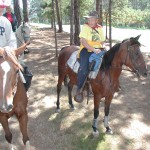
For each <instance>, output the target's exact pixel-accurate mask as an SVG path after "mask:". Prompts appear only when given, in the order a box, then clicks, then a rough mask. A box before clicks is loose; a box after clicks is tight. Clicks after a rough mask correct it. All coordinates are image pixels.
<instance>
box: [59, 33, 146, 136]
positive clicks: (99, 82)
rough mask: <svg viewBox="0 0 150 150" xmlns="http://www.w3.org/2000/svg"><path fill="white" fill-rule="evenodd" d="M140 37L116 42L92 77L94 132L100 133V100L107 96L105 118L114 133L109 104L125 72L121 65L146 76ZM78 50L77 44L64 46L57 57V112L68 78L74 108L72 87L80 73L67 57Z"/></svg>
mask: <svg viewBox="0 0 150 150" xmlns="http://www.w3.org/2000/svg"><path fill="white" fill-rule="evenodd" d="M139 37H140V36H137V37H135V38H130V39H128V40H124V41H123V42H122V43H118V44H116V45H114V46H113V47H112V48H111V49H110V50H109V51H107V52H106V54H105V55H104V57H103V61H102V65H101V67H100V70H99V72H98V75H97V77H96V78H95V79H90V85H91V88H92V92H93V94H94V119H93V125H92V127H93V134H94V135H95V134H96V135H99V132H98V129H97V118H98V115H99V105H100V100H101V99H102V98H105V109H104V112H105V117H104V126H105V128H106V133H110V134H111V133H112V130H111V128H110V126H109V124H108V116H109V107H110V104H111V101H112V98H113V95H114V93H115V92H116V91H117V90H118V88H119V76H120V74H121V71H122V65H125V66H127V67H129V68H130V69H131V70H132V71H133V72H134V73H136V74H138V76H139V75H142V76H146V75H147V69H146V64H145V61H144V58H143V55H142V53H141V51H140V43H139V42H138V39H139ZM76 50H78V47H76V46H68V47H64V48H62V50H61V51H60V53H59V57H58V84H57V102H56V104H57V109H56V110H57V111H58V112H59V111H60V106H59V105H60V101H59V99H60V92H61V86H62V82H63V81H64V79H65V78H66V76H68V77H69V79H70V81H69V83H68V98H69V104H70V106H71V108H74V105H73V103H72V94H71V92H72V88H73V85H76V83H77V75H76V74H75V73H74V72H73V71H72V70H71V69H70V68H69V67H68V66H67V60H68V59H69V57H70V55H71V54H72V53H73V52H74V51H76Z"/></svg>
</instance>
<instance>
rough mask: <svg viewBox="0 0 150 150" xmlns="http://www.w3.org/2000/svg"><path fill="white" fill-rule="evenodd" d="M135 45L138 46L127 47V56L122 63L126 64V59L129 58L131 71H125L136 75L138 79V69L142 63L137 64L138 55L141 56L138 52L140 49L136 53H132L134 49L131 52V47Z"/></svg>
mask: <svg viewBox="0 0 150 150" xmlns="http://www.w3.org/2000/svg"><path fill="white" fill-rule="evenodd" d="M135 45H138V44H134V45H132V46H131V45H127V55H126V58H125V62H124V63H125V64H126V61H127V58H128V56H129V58H130V60H131V62H132V64H133V70H127V71H131V72H134V73H136V75H137V76H138V77H140V73H139V69H138V67H139V66H141V65H142V64H143V63H144V62H143V63H137V59H138V58H139V57H140V55H139V54H141V51H140V49H138V50H137V52H136V53H133V52H134V51H135V49H134V50H132V47H133V46H135ZM124 70H126V69H124Z"/></svg>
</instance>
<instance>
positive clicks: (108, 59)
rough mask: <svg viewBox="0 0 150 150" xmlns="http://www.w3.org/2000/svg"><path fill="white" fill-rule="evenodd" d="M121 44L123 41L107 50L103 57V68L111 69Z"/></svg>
mask: <svg viewBox="0 0 150 150" xmlns="http://www.w3.org/2000/svg"><path fill="white" fill-rule="evenodd" d="M120 45H121V43H118V44H115V45H114V46H113V47H112V48H111V49H110V50H108V51H107V52H106V54H105V55H104V57H103V61H102V65H101V69H102V70H105V69H109V67H110V66H111V63H112V61H113V58H114V56H115V54H116V53H117V52H118V50H119V48H120Z"/></svg>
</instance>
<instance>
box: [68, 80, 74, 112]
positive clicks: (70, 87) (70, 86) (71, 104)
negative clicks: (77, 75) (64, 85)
mask: <svg viewBox="0 0 150 150" xmlns="http://www.w3.org/2000/svg"><path fill="white" fill-rule="evenodd" d="M72 89H73V85H72V84H71V82H70V81H69V83H68V99H69V105H70V108H71V109H72V110H74V105H73V102H72Z"/></svg>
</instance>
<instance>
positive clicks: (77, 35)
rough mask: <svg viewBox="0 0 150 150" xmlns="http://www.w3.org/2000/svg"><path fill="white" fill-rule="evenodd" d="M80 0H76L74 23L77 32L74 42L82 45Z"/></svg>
mask: <svg viewBox="0 0 150 150" xmlns="http://www.w3.org/2000/svg"><path fill="white" fill-rule="evenodd" d="M79 9H80V8H79V0H74V14H75V15H74V24H75V33H74V44H75V45H80V39H79V33H80V20H79Z"/></svg>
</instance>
